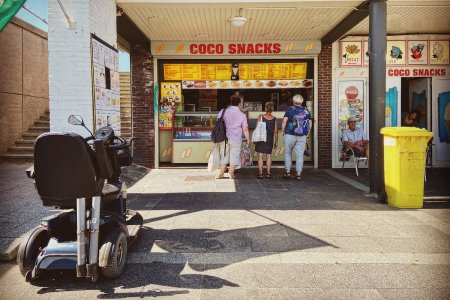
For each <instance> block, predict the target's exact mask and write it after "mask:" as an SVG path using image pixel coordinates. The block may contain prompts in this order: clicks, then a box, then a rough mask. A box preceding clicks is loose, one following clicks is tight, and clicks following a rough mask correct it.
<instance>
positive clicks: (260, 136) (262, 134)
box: [252, 116, 267, 143]
mask: <svg viewBox="0 0 450 300" xmlns="http://www.w3.org/2000/svg"><path fill="white" fill-rule="evenodd" d="M266 140H267V130H266V122H263V120H262V116H261V119H260V120H259V122H258V125H256V128H255V130H253V133H252V142H253V143H256V142H265V141H266Z"/></svg>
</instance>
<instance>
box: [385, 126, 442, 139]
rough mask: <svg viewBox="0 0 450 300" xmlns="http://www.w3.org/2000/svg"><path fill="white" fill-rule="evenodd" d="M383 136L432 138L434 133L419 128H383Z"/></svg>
mask: <svg viewBox="0 0 450 300" xmlns="http://www.w3.org/2000/svg"><path fill="white" fill-rule="evenodd" d="M380 132H381V134H383V135H389V136H423V137H432V136H433V132H431V131H428V130H426V129H425V128H417V127H383V128H381V130H380Z"/></svg>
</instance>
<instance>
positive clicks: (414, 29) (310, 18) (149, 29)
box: [117, 0, 450, 42]
mask: <svg viewBox="0 0 450 300" xmlns="http://www.w3.org/2000/svg"><path fill="white" fill-rule="evenodd" d="M362 2H363V1H362V0H359V1H343V0H330V1H323V0H309V1H295V0H283V1H266V0H244V1H239V0H228V1H223V0H207V1H206V0H205V1H199V0H197V1H186V0H166V1H164V2H163V1H156V0H117V5H118V6H119V7H120V8H122V9H123V10H124V12H125V13H126V14H127V15H128V16H129V17H130V18H131V20H132V21H133V22H134V23H135V24H136V25H137V26H138V27H139V28H140V30H141V31H142V32H143V33H144V34H145V35H146V36H147V37H148V38H149V39H150V40H152V41H211V42H226V41H260V40H267V41H274V40H286V41H289V40H320V39H321V38H322V37H324V36H325V35H326V34H327V33H328V32H329V31H330V30H332V29H333V28H334V27H335V26H336V25H337V24H338V23H339V22H340V21H342V20H343V19H344V18H345V17H346V16H348V15H349V14H350V13H351V12H352V11H353V10H355V9H356V7H357V6H358V5H360V4H361V3H362ZM387 4H388V10H387V13H388V17H387V20H388V24H387V32H388V34H415V33H432V34H433V33H447V34H448V33H450V0H441V1H430V0H428V1H425V0H422V1H417V0H397V1H392V0H389V1H387ZM239 12H241V15H242V16H244V17H246V18H248V19H249V20H248V22H247V23H246V24H245V25H244V26H243V27H233V26H232V25H231V24H230V23H229V22H228V19H229V18H230V17H233V16H238V15H239ZM368 34H369V18H368V17H367V18H366V19H364V20H363V21H362V22H360V23H359V24H357V25H356V26H355V27H354V28H353V29H352V30H350V31H349V32H348V33H346V34H345V35H368Z"/></svg>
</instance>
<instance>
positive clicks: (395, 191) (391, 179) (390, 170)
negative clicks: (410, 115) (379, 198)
mask: <svg viewBox="0 0 450 300" xmlns="http://www.w3.org/2000/svg"><path fill="white" fill-rule="evenodd" d="M380 132H381V133H382V134H383V136H384V139H383V140H384V182H385V190H386V194H387V198H388V199H387V202H388V204H389V205H391V206H394V207H398V208H421V207H422V206H423V189H424V176H425V173H424V172H425V155H426V149H427V143H428V141H429V140H430V139H431V137H432V136H433V133H432V132H430V131H428V130H426V129H421V128H416V127H384V128H382V129H381V131H380Z"/></svg>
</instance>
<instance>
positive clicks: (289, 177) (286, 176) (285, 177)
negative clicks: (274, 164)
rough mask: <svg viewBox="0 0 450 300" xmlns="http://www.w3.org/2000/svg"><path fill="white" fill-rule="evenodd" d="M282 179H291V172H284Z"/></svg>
mask: <svg viewBox="0 0 450 300" xmlns="http://www.w3.org/2000/svg"><path fill="white" fill-rule="evenodd" d="M283 179H291V173H284V174H283Z"/></svg>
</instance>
